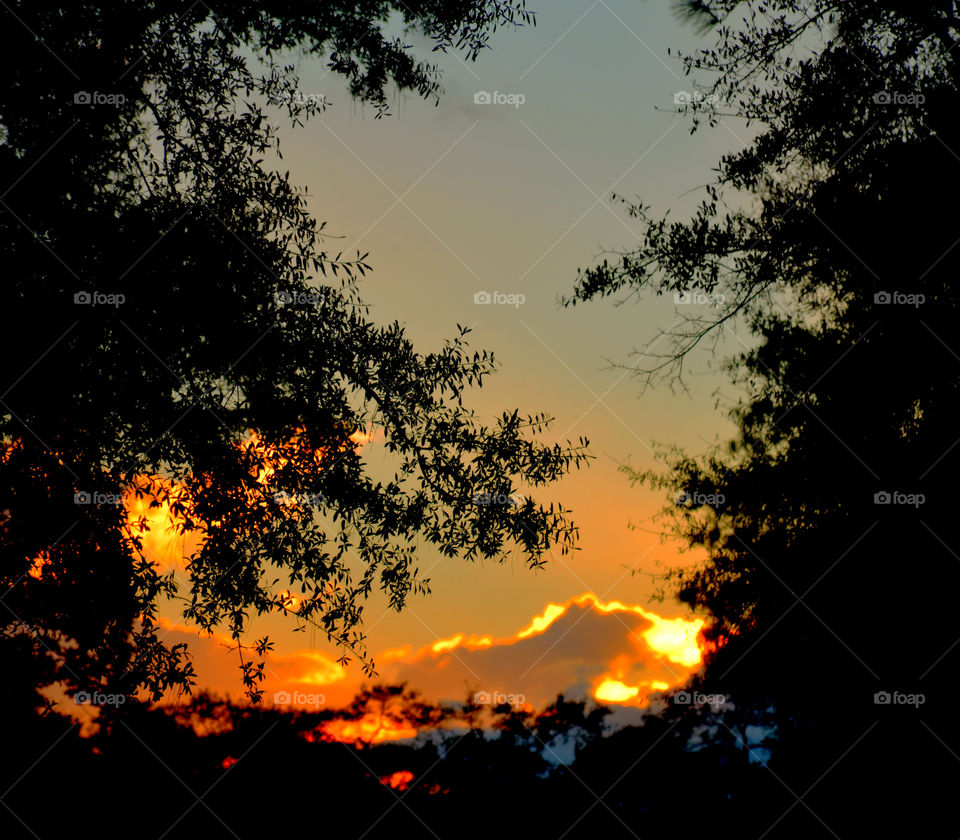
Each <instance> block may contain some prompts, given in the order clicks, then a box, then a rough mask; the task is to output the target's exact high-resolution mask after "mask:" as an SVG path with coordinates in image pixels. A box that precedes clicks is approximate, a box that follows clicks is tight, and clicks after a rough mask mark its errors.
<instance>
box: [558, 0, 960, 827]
mask: <svg viewBox="0 0 960 840" xmlns="http://www.w3.org/2000/svg"><path fill="white" fill-rule="evenodd" d="M686 6H687V7H689V9H690V11H691V12H692V13H693V14H694V16H695V17H696V16H699V20H700V21H701V22H704V19H703V15H709V16H710V18H711V19H715V20H717V21H720V23H719V24H718V25H716V26H715V27H713V28H712V29H711V31H712V32H713V33H714V40H715V44H714V45H713V46H712V47H710V48H706V49H703V50H701V51H699V52H697V53H695V54H694V55H692V56H688V57H686V58H685V68H686V69H687V71H688V72H690V73H704V74H706V75H707V77H708V78H709V79H710V80H711V83H710V84H708V85H706V86H705V88H704V90H703V91H701V95H700V96H699V97H693V98H692V101H691V102H690V103H689V104H688V105H687V106H685V110H687V111H688V112H689V113H690V114H691V115H692V118H693V121H694V127H695V128H696V127H697V126H698V125H703V124H716V123H717V122H718V121H719V120H720V119H726V118H730V115H733V116H736V117H742V118H743V119H744V120H745V122H746V124H747V125H750V126H752V127H753V128H755V129H757V131H758V134H757V137H756V139H755V140H754V141H753V142H751V143H750V144H749V145H748V146H747V148H745V149H744V150H742V151H740V152H736V153H732V154H730V155H728V156H726V157H725V158H724V159H723V160H722V161H721V163H720V166H719V169H718V173H719V174H718V178H717V182H716V183H714V184H711V185H709V186H707V187H706V193H707V196H706V199H705V200H704V202H703V203H702V204H701V206H700V207H699V209H698V211H697V212H696V214H695V215H694V217H693V218H692V219H691V220H690V221H688V222H671V221H669V220H668V219H666V218H654V217H653V216H651V215H650V213H649V208H646V207H644V206H643V205H642V204H636V203H629V204H628V206H629V209H630V210H631V212H632V213H633V214H634V215H635V216H636V217H638V218H639V219H640V220H641V221H642V222H643V223H644V225H645V228H644V234H643V241H642V244H641V246H640V247H639V248H638V249H637V250H635V251H630V252H626V253H623V254H620V255H618V257H617V258H616V259H607V260H606V261H604V262H602V263H601V264H600V265H597V266H595V267H593V268H590V269H588V270H586V271H584V272H583V273H582V274H581V275H580V277H579V279H578V282H577V285H576V288H575V292H574V296H573V297H572V298H571V299H570V300H568V303H570V304H574V303H582V302H585V301H587V300H589V299H592V298H595V297H603V296H609V295H618V294H619V295H622V296H626V297H629V296H632V295H643V294H656V295H662V294H667V295H676V302H677V303H678V306H677V309H678V312H679V318H680V324H679V326H677V327H674V328H671V329H670V330H668V331H667V332H668V334H669V338H670V339H671V340H672V341H673V345H672V347H671V348H670V350H669V352H668V353H666V354H664V355H661V356H656V357H655V356H651V355H648V356H645V357H643V358H641V359H638V360H637V361H636V364H635V369H636V371H637V373H638V374H639V376H640V377H641V380H642V382H643V384H644V385H649V384H651V383H654V382H657V381H663V380H664V379H665V378H666V379H667V380H668V381H672V382H673V383H676V381H677V379H676V377H681V381H682V377H683V375H684V368H683V366H684V363H685V362H686V360H687V359H689V354H690V351H691V350H693V348H695V347H697V346H699V345H702V344H703V343H704V342H710V341H713V340H714V339H717V340H718V342H725V343H718V345H717V346H719V347H722V348H725V350H726V351H727V352H729V348H730V347H731V346H733V347H735V348H736V344H734V343H733V342H735V341H736V340H737V331H738V329H741V328H743V327H746V330H747V338H746V339H744V338H740V339H739V340H740V341H741V343H742V346H743V348H744V349H743V350H742V352H735V353H732V354H731V355H729V358H728V369H729V371H730V372H731V374H732V375H733V378H734V380H735V381H736V382H737V383H738V384H739V385H740V386H741V388H742V393H743V394H745V396H744V397H743V398H742V399H741V400H740V402H739V403H738V404H737V405H736V406H735V407H734V409H733V411H732V416H733V419H734V420H735V422H736V424H737V429H738V435H737V438H736V439H735V440H734V441H732V442H731V443H730V444H729V446H727V447H724V448H718V449H717V450H716V451H714V452H712V453H709V454H708V455H707V456H705V457H696V456H692V455H688V454H686V453H684V452H682V451H679V450H676V449H667V450H664V451H663V453H662V456H663V459H664V461H665V462H666V463H667V466H668V469H667V471H666V473H663V472H660V471H657V470H641V471H637V472H634V473H632V477H633V478H635V479H638V480H643V481H647V482H650V483H652V485H653V486H654V487H659V488H661V489H663V490H666V491H668V492H669V494H670V496H671V497H672V499H673V502H672V503H671V504H670V505H668V506H667V508H666V509H665V515H666V517H667V520H668V522H669V523H671V524H670V526H669V530H670V532H671V533H672V535H673V536H676V537H678V538H679V539H680V540H681V542H682V543H683V544H686V545H688V546H693V547H699V548H702V549H704V550H705V553H706V558H707V559H706V561H705V563H704V564H702V565H699V566H696V567H693V568H692V569H688V570H681V571H679V572H678V573H677V574H676V575H675V576H674V579H673V583H672V585H673V587H674V589H675V591H676V592H677V593H678V594H679V596H680V598H681V599H682V600H684V601H686V602H687V603H689V604H690V605H691V606H693V607H695V608H698V609H701V610H704V611H706V612H707V613H709V615H710V616H711V617H712V624H711V626H710V629H709V640H710V641H711V642H712V644H713V646H714V648H713V652H712V653H711V654H710V656H709V657H708V661H707V668H706V671H705V673H704V674H703V675H702V677H701V678H700V681H699V682H698V683H697V685H698V686H699V687H700V688H701V689H702V690H708V689H709V690H717V691H723V692H725V693H728V694H729V695H730V696H731V697H732V698H733V702H734V704H735V705H736V706H737V709H738V714H739V715H741V716H743V713H744V711H748V712H749V714H748V715H747V716H746V720H745V721H743V722H744V723H749V722H750V721H749V718H750V715H752V716H753V723H754V725H757V726H775V727H776V733H777V734H776V742H777V744H776V747H775V748H774V750H773V758H772V760H771V761H770V765H769V766H770V770H771V772H772V773H774V774H775V775H776V777H777V779H778V780H780V781H782V782H783V785H782V787H781V789H780V791H779V794H780V795H781V796H783V797H784V798H783V801H782V808H781V811H782V812H783V813H782V814H780V815H778V814H776V813H773V814H771V816H770V820H769V822H768V827H769V830H770V831H772V832H773V833H772V834H771V836H778V832H779V833H780V834H779V836H799V834H801V833H802V834H804V836H821V835H822V836H830V834H831V833H833V834H834V836H856V835H862V834H865V833H869V832H871V831H878V832H880V834H881V836H890V835H891V833H893V832H898V831H902V830H906V829H907V828H908V827H909V826H910V825H914V824H916V821H917V820H918V819H920V820H922V821H923V822H924V823H925V824H929V825H935V824H937V823H936V818H937V816H939V817H942V818H943V819H944V822H943V823H942V826H943V828H942V831H943V836H950V834H949V832H951V831H953V830H954V829H955V827H956V821H955V816H952V815H951V813H950V806H949V795H948V794H947V792H946V784H947V783H946V782H945V778H950V776H951V774H955V773H956V765H955V763H954V762H955V760H956V752H957V744H958V743H960V742H958V738H957V736H958V734H960V733H958V728H957V717H956V714H955V713H952V712H950V711H949V703H950V700H951V699H952V690H951V689H950V687H949V685H950V678H951V677H952V675H953V674H954V673H955V669H956V666H957V647H956V646H955V640H956V638H957V631H956V623H955V621H954V619H953V616H952V610H951V609H950V608H949V607H946V605H945V600H944V599H945V597H949V596H947V593H952V592H953V591H955V590H956V588H957V586H958V584H960V564H958V561H957V557H958V549H960V545H958V544H957V537H956V530H955V528H953V527H952V516H951V511H952V509H953V507H954V505H955V499H956V491H955V489H954V485H955V477H956V475H957V473H958V469H960V463H958V461H957V457H958V456H957V449H956V441H957V432H956V423H955V419H956V417H957V413H958V409H960V404H958V403H960V393H958V383H960V380H958V377H957V374H956V368H955V365H956V364H957V360H958V358H960V357H958V356H957V347H956V342H955V333H956V331H955V325H956V322H957V305H958V299H957V292H956V272H957V262H956V261H957V257H956V251H955V250H954V246H955V244H956V230H955V225H954V224H953V223H952V218H951V214H950V213H949V212H945V206H944V204H943V197H944V196H947V195H951V194H952V188H951V185H952V184H954V183H956V181H957V179H958V177H960V156H958V150H960V125H958V114H960V68H958V64H957V61H958V59H957V56H956V51H955V50H952V48H953V45H954V44H955V43H956V41H957V38H958V36H960V12H958V9H957V4H956V3H953V2H933V3H924V4H909V3H903V2H894V0H890V2H857V0H854V1H853V2H844V3H832V2H826V1H825V0H816V1H815V2H812V3H803V4H799V3H793V2H786V1H785V2H773V3H763V4H761V3H746V4H743V3H735V2H732V0H730V2H726V0H724V1H723V2H704V3H696V4H686ZM698 10H699V11H698ZM707 23H709V21H708V22H707ZM708 28H710V27H709V26H708ZM738 208H741V209H738ZM690 301H693V303H692V305H691V303H690ZM698 301H700V303H699V304H698V303H697V302H698ZM737 349H739V348H737ZM917 695H922V697H923V703H922V705H920V702H921V701H919V700H917V701H916V702H915V703H910V702H909V699H908V698H910V697H911V696H917ZM721 734H722V730H721ZM834 767H836V769H834ZM907 768H909V769H907ZM851 779H853V780H855V785H851V784H849V782H850V780H851ZM807 792H811V793H810V797H809V798H805V797H806V794H807ZM801 802H802V804H800V803H801ZM878 802H879V803H883V806H882V807H878V806H877V803H878ZM778 816H780V817H781V818H782V822H781V821H780V820H777V822H776V824H775V825H774V818H775V817H778ZM774 828H775V830H774ZM940 830H941V829H937V831H940ZM938 836H939V835H938Z"/></svg>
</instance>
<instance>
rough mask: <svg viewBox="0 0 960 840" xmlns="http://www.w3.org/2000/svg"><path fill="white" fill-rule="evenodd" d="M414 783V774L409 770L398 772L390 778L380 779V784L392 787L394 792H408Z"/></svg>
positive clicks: (382, 777) (383, 777)
mask: <svg viewBox="0 0 960 840" xmlns="http://www.w3.org/2000/svg"><path fill="white" fill-rule="evenodd" d="M412 781H413V773H411V772H410V771H409V770H397V771H396V772H395V773H391V774H390V775H388V776H381V777H380V784H381V785H386V786H387V787H391V788H393V789H394V790H406V789H407V788H408V787H410V782H412Z"/></svg>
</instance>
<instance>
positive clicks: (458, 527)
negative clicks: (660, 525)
mask: <svg viewBox="0 0 960 840" xmlns="http://www.w3.org/2000/svg"><path fill="white" fill-rule="evenodd" d="M3 18H4V23H5V26H6V32H7V46H6V49H5V50H4V55H3V58H2V59H0V67H2V69H0V74H2V78H3V90H4V94H3V96H2V98H0V140H2V142H0V173H2V174H0V182H2V183H3V185H4V186H3V190H4V192H3V194H2V207H0V228H2V235H0V242H2V246H0V247H2V249H3V253H2V259H3V263H4V272H3V273H4V291H5V294H4V330H3V333H2V352H3V358H4V362H5V364H4V370H5V374H4V385H3V386H2V388H0V400H2V402H0V433H2V435H3V441H4V449H3V452H2V458H0V511H3V518H2V540H0V552H2V567H0V568H2V579H0V587H2V589H3V590H4V592H5V595H4V597H3V613H4V615H3V618H2V621H0V626H2V628H3V630H2V645H0V650H2V653H0V656H2V657H3V659H4V660H5V661H4V665H5V666H6V673H8V674H10V673H17V674H18V675H19V676H18V678H17V680H16V681H15V684H11V682H12V681H10V680H7V681H5V685H6V686H7V687H6V688H5V691H6V692H8V694H9V695H10V697H9V698H8V699H10V700H11V702H17V703H22V704H25V705H27V706H30V705H32V704H34V703H35V702H36V701H37V700H36V695H35V694H34V693H33V689H34V688H38V687H43V686H47V685H51V684H53V683H60V684H61V685H62V686H63V687H64V688H66V689H67V690H68V691H75V690H78V689H84V690H89V689H91V688H97V687H104V686H107V685H111V684H120V683H122V690H123V691H124V693H130V692H132V691H133V690H134V689H135V688H136V687H138V686H140V687H144V688H146V689H148V690H149V691H150V692H152V693H153V695H155V696H156V695H158V694H159V693H160V692H162V691H163V690H165V689H167V688H169V687H171V686H189V684H190V682H191V679H192V671H191V668H190V665H189V661H188V657H187V652H186V651H185V650H184V649H183V646H174V647H168V646H167V645H165V643H164V641H163V637H162V636H163V634H162V632H161V630H160V626H159V623H158V621H159V618H158V606H159V605H160V603H161V602H162V601H163V599H165V598H179V599H181V601H182V605H183V614H184V616H185V617H186V618H188V619H189V620H191V621H192V622H193V623H194V624H195V625H196V626H198V627H199V628H201V629H203V630H212V629H213V628H215V627H225V628H226V629H227V630H228V632H229V633H230V634H231V635H232V637H233V639H234V641H235V642H236V645H237V649H238V651H239V652H240V656H241V661H242V663H243V678H244V682H245V684H246V687H247V689H248V690H249V691H250V693H251V694H252V695H253V696H254V697H256V696H258V691H257V689H256V685H257V682H258V677H259V676H260V675H261V674H262V663H260V664H258V661H259V657H261V656H262V655H263V654H264V653H265V652H266V650H268V649H269V644H270V643H269V641H268V640H259V641H257V642H255V643H254V642H248V641H247V640H246V635H245V633H246V628H247V627H248V626H249V622H250V619H251V618H252V617H253V616H256V615H259V614H263V613H266V612H270V611H275V610H278V609H283V608H284V606H285V600H284V599H285V596H282V595H281V587H284V588H285V589H289V590H292V591H293V592H295V593H298V594H299V596H302V600H301V602H300V603H299V607H298V609H297V610H296V611H295V620H296V621H297V622H298V623H299V625H300V626H304V625H306V624H312V625H314V626H317V627H320V628H321V629H322V630H323V631H324V632H325V633H326V634H327V636H328V637H329V638H330V639H331V640H333V641H335V642H336V643H337V644H339V645H340V646H341V647H342V648H343V649H344V652H345V654H346V653H349V652H353V653H357V654H358V655H360V656H361V657H364V652H363V635H362V632H361V611H362V604H363V602H364V600H365V599H366V598H367V596H368V595H369V594H370V593H371V592H372V590H374V589H375V588H379V589H382V590H383V591H384V592H385V593H386V595H387V597H388V599H389V602H390V604H391V605H392V606H393V607H395V608H400V607H401V606H402V605H403V603H404V600H405V598H406V597H407V596H408V595H409V594H410V593H411V592H422V591H425V590H426V589H427V586H428V581H427V580H426V579H424V578H423V577H422V575H421V574H420V573H419V571H418V568H417V556H416V547H417V545H419V544H422V545H427V544H429V545H433V546H436V547H437V549H438V550H439V551H440V552H442V553H443V554H444V555H447V556H450V557H453V556H462V557H465V558H467V559H474V558H477V557H491V558H500V559H503V558H504V557H506V556H508V555H509V554H510V553H511V552H512V551H513V550H514V547H518V548H519V550H520V551H521V552H522V553H523V556H524V557H525V558H526V560H527V561H528V562H529V564H530V565H538V564H540V563H542V562H544V559H545V557H546V554H547V553H548V552H549V551H550V550H552V548H553V547H558V548H559V549H560V550H562V551H566V550H568V549H570V548H571V547H572V546H573V544H574V540H575V536H576V529H575V527H574V526H573V524H572V523H571V521H570V519H569V517H568V514H567V512H566V511H565V510H563V509H562V508H561V507H557V506H555V505H554V504H540V503H537V502H536V501H534V500H532V499H531V500H529V501H527V502H525V503H524V504H523V505H519V506H506V505H500V506H486V507H484V506H479V505H476V504H473V499H474V496H475V495H476V494H477V493H496V494H510V493H512V492H513V491H514V490H515V489H517V488H520V487H523V488H537V487H542V486H544V485H546V484H549V483H550V482H552V481H554V480H556V479H557V478H558V477H560V476H561V475H563V474H564V473H565V472H566V471H567V470H568V469H569V468H571V467H573V466H576V465H579V464H580V463H581V462H582V461H583V459H584V458H585V457H586V455H585V451H584V446H585V443H586V442H585V441H580V443H579V444H576V445H563V444H560V443H557V444H547V443H544V442H541V435H542V433H543V431H544V429H545V428H546V426H547V424H548V418H547V417H546V416H545V415H536V416H532V417H523V416H521V415H519V414H518V413H517V412H515V411H514V412H504V413H503V415H502V416H500V417H499V418H497V419H496V420H495V421H494V422H493V423H484V422H481V420H480V419H479V418H478V417H476V416H475V415H474V413H473V412H472V411H471V410H469V409H468V408H467V407H466V406H465V405H464V396H465V394H466V392H467V391H468V390H469V389H471V388H474V387H477V386H479V385H480V384H481V383H482V382H483V380H484V379H485V378H486V377H487V376H488V375H489V374H490V373H491V372H492V371H493V370H494V368H495V362H494V358H493V356H492V355H490V354H489V353H487V352H473V351H471V350H470V349H469V348H468V346H467V344H466V340H465V339H466V335H467V333H468V330H466V329H463V328H460V329H459V332H458V333H457V334H456V335H455V336H454V337H453V338H452V339H451V340H449V341H448V342H446V343H445V344H444V345H443V346H442V347H440V348H439V349H436V350H433V351H431V352H421V351H418V350H416V349H415V348H414V347H413V346H412V344H411V342H410V341H409V339H407V338H406V336H405V334H404V331H403V329H402V327H401V326H400V325H399V324H398V323H392V324H385V325H384V324H376V323H374V322H373V321H371V320H370V319H369V318H368V317H367V313H366V311H365V308H364V306H363V304H362V301H361V300H360V297H359V293H358V286H357V281H358V280H359V279H360V278H361V277H362V275H363V274H364V273H365V272H366V271H367V270H368V268H369V265H368V263H367V256H366V255H365V254H359V253H358V254H356V255H355V256H352V257H345V256H344V255H342V254H340V253H337V252H336V251H335V250H333V247H332V245H333V244H334V243H333V240H332V239H331V237H330V236H329V235H328V234H327V233H326V231H325V230H324V224H322V223H318V222H317V220H316V219H315V218H313V217H312V216H311V214H310V213H309V212H308V210H307V206H306V196H305V191H304V189H302V188H301V187H298V186H297V185H296V184H295V183H294V181H293V180H291V177H290V173H289V172H284V171H282V170H281V168H280V166H281V165H282V164H281V158H282V155H281V150H280V148H279V145H278V134H277V131H278V124H279V122H280V121H281V120H284V119H287V120H289V121H291V122H292V123H293V124H294V125H297V124H300V123H302V122H303V121H305V120H306V119H309V118H311V117H315V116H317V115H318V114H319V112H320V111H322V109H323V102H318V101H316V100H315V99H311V98H309V97H302V96H298V95H296V94H297V92H298V91H299V85H300V81H299V79H298V77H297V75H296V73H295V72H294V67H293V65H292V63H290V61H289V57H290V56H292V55H294V54H295V53H297V52H300V53H303V54H305V55H307V56H317V57H321V56H322V57H323V58H324V59H325V60H326V62H327V65H328V67H329V68H330V70H331V71H333V72H334V73H336V74H339V76H341V77H343V78H345V79H346V80H347V81H348V82H349V87H350V90H351V91H352V93H353V95H354V96H356V97H358V98H359V99H361V100H363V101H366V102H369V103H371V104H372V105H373V106H374V107H375V108H376V109H378V113H381V112H383V111H384V110H385V109H386V106H387V102H388V100H387V97H388V94H389V92H390V89H391V87H392V88H395V89H396V90H397V91H400V92H403V91H415V92H416V93H419V94H421V95H423V96H427V97H433V96H437V95H438V94H439V91H440V89H439V83H438V79H437V76H436V71H435V68H434V67H433V66H432V65H430V64H429V63H426V62H424V61H422V60H419V59H417V58H416V57H415V55H414V53H413V52H412V51H411V50H410V49H408V47H407V46H406V45H405V44H404V43H403V41H402V40H398V39H397V38H395V37H393V36H392V35H391V34H390V32H392V31H395V30H396V29H397V26H405V27H407V29H408V30H417V31H420V32H421V33H425V34H426V35H427V36H429V38H430V39H432V41H433V43H434V45H435V47H436V48H437V49H447V48H455V49H459V50H461V51H464V52H465V53H466V54H467V56H468V57H475V56H476V54H477V53H478V51H479V50H480V49H481V48H482V47H483V46H485V44H486V43H487V38H488V37H489V35H490V33H491V32H492V31H493V30H495V29H496V28H497V27H498V26H500V25H513V24H518V25H519V24H523V23H528V22H532V19H531V17H530V15H529V14H528V13H527V12H526V11H525V10H524V8H523V5H522V3H520V4H516V3H512V2H499V0H491V2H455V3H446V2H445V3H439V2H413V3H406V2H400V3H394V2H362V3H311V4H289V3H282V2H267V3H263V2H256V3H254V2H233V0H231V2H223V3H220V2H211V3H194V4H188V3H176V2H159V3H146V4H144V3H141V2H126V0H123V1H121V0H116V1H115V2H108V3H86V2H84V3H71V4H61V3H53V2H30V3H25V2H15V3H12V5H7V6H5V10H4V11H3ZM285 57H287V58H285ZM284 61H287V63H284ZM371 434H373V435H376V436H377V440H378V441H379V443H378V445H380V446H384V447H385V448H386V450H387V451H388V452H389V453H390V454H391V458H392V463H393V467H392V468H391V471H392V475H390V474H385V475H383V476H380V475H377V474H374V472H373V471H371V468H370V467H369V465H368V464H366V463H365V460H364V457H363V452H362V444H363V443H364V442H365V441H367V440H368V439H369V436H370V435H371ZM358 435H360V437H358ZM136 498H142V499H146V500H148V501H149V504H150V507H149V508H148V510H153V511H157V510H168V511H169V517H170V519H171V522H172V524H173V526H174V527H175V529H176V531H177V532H178V533H179V534H180V535H181V536H182V535H191V537H192V539H193V541H194V542H193V545H194V546H195V550H193V551H192V552H191V553H190V556H189V557H188V558H187V566H186V572H187V580H188V583H187V585H186V586H185V587H181V588H178V583H177V581H176V580H175V578H174V573H173V572H172V571H169V570H166V569H160V568H158V567H157V565H156V564H154V563H152V562H150V560H149V558H147V557H146V556H145V554H144V544H143V540H144V537H145V530H144V528H145V527H146V526H147V524H148V523H147V522H146V521H145V520H140V519H137V518H136V517H130V516H129V515H128V513H127V511H128V508H129V507H130V501H131V500H133V499H136ZM77 502H86V503H85V504H78V503H77ZM287 612H288V613H290V614H292V615H293V614H294V611H291V610H287ZM364 661H365V664H366V666H367V667H370V662H369V661H368V660H366V659H365V657H364Z"/></svg>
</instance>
